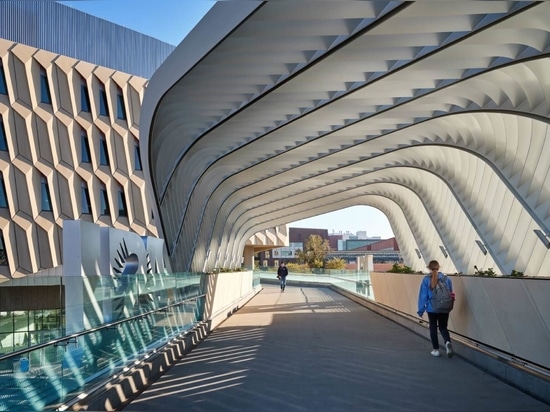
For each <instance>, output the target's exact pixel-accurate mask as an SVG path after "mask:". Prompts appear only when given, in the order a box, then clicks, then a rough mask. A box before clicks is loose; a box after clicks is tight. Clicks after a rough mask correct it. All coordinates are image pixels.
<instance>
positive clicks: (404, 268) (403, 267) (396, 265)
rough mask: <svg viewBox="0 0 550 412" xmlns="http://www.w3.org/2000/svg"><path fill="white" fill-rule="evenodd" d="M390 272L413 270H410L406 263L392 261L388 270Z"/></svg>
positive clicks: (409, 271) (412, 271) (408, 271)
mask: <svg viewBox="0 0 550 412" xmlns="http://www.w3.org/2000/svg"><path fill="white" fill-rule="evenodd" d="M388 272H390V273H415V272H414V270H412V269H411V268H410V267H409V266H407V265H400V264H399V263H394V264H393V266H392V268H391V269H390V270H388Z"/></svg>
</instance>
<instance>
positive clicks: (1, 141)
mask: <svg viewBox="0 0 550 412" xmlns="http://www.w3.org/2000/svg"><path fill="white" fill-rule="evenodd" d="M0 150H1V151H3V152H7V151H8V141H7V140H6V129H4V120H3V119H2V116H0Z"/></svg>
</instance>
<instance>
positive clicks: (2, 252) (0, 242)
mask: <svg viewBox="0 0 550 412" xmlns="http://www.w3.org/2000/svg"><path fill="white" fill-rule="evenodd" d="M0 265H1V266H8V255H7V254H6V246H5V245H4V232H2V231H1V230H0ZM0 339H1V337H0Z"/></svg>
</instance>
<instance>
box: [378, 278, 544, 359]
mask: <svg viewBox="0 0 550 412" xmlns="http://www.w3.org/2000/svg"><path fill="white" fill-rule="evenodd" d="M370 276H371V284H372V286H373V289H374V296H375V298H376V299H375V300H376V302H378V303H381V304H384V305H386V306H389V307H391V308H394V309H397V310H399V311H401V312H405V313H407V314H409V315H411V316H417V315H416V312H417V310H418V308H417V306H418V290H419V287H420V282H421V280H422V278H423V276H424V275H417V274H402V273H379V272H376V273H375V272H373V273H371V274H370ZM450 278H451V280H452V282H453V289H454V292H455V295H456V301H455V306H454V309H453V311H452V312H451V315H450V318H449V329H450V330H451V331H453V332H456V333H458V334H460V335H463V336H466V337H468V338H470V339H473V340H475V341H478V342H481V343H483V344H485V345H488V346H492V347H494V348H497V349H499V350H501V351H503V352H507V353H509V354H512V355H514V356H516V357H518V358H521V359H525V360H527V361H529V362H532V363H534V364H538V365H541V366H543V367H545V368H550V351H549V350H548V348H549V347H550V330H549V327H550V326H549V325H550V302H549V301H548V296H550V279H537V278H516V277H480V276H456V275H450ZM527 319H528V320H529V321H528V322H526V320H527Z"/></svg>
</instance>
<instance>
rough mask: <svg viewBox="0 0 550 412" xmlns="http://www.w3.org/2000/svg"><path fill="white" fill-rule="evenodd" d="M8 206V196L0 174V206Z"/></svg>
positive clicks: (4, 207)
mask: <svg viewBox="0 0 550 412" xmlns="http://www.w3.org/2000/svg"><path fill="white" fill-rule="evenodd" d="M7 207H8V196H7V195H6V185H5V184H4V176H3V175H0V208H3V209H6V208H7Z"/></svg>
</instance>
